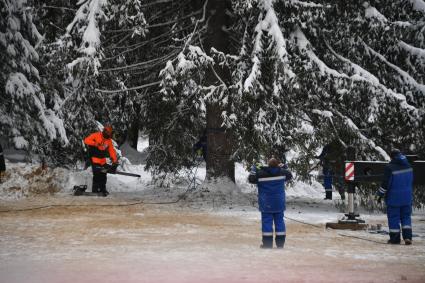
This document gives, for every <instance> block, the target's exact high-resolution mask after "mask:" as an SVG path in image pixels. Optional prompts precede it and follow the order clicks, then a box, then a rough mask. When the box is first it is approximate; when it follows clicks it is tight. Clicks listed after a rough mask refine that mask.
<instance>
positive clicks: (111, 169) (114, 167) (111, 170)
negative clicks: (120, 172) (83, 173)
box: [108, 162, 118, 174]
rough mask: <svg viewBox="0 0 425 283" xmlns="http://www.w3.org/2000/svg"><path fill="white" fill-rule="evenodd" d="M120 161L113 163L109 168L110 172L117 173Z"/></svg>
mask: <svg viewBox="0 0 425 283" xmlns="http://www.w3.org/2000/svg"><path fill="white" fill-rule="evenodd" d="M117 167H118V162H115V163H113V164H112V166H111V167H110V168H109V171H108V173H112V174H115V172H117Z"/></svg>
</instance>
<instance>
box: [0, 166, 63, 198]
mask: <svg viewBox="0 0 425 283" xmlns="http://www.w3.org/2000/svg"><path fill="white" fill-rule="evenodd" d="M7 168H8V170H7V171H6V173H5V175H4V177H3V178H2V183H1V184H0V199H2V200H18V199H21V198H26V197H32V196H41V195H53V194H54V193H57V192H59V191H60V190H61V185H60V182H58V179H60V178H61V176H63V173H64V170H65V169H60V168H58V169H49V168H43V167H41V166H39V165H29V164H22V163H17V164H9V163H7Z"/></svg>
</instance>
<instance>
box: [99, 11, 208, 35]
mask: <svg viewBox="0 0 425 283" xmlns="http://www.w3.org/2000/svg"><path fill="white" fill-rule="evenodd" d="M201 12H202V9H200V10H198V11H196V12H193V13H190V14H188V15H186V16H183V17H181V18H178V19H176V20H172V21H168V22H163V23H158V24H152V25H147V26H146V29H149V28H157V27H163V26H168V25H171V24H175V23H178V22H180V21H181V20H184V19H187V18H190V17H193V16H196V15H198V14H200V13H201ZM133 30H134V29H132V28H131V29H113V30H107V31H105V33H114V32H127V31H133Z"/></svg>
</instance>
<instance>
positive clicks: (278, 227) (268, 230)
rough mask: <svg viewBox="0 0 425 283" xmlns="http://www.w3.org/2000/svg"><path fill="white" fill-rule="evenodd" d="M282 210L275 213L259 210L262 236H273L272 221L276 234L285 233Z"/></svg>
mask: <svg viewBox="0 0 425 283" xmlns="http://www.w3.org/2000/svg"><path fill="white" fill-rule="evenodd" d="M283 216H284V214H283V211H282V212H277V213H268V212H261V230H262V232H263V236H273V223H274V228H275V234H276V236H282V235H286V227H285V221H284V220H283Z"/></svg>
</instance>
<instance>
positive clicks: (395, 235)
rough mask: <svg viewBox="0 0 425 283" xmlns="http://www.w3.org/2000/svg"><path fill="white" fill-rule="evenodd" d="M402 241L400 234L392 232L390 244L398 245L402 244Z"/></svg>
mask: <svg viewBox="0 0 425 283" xmlns="http://www.w3.org/2000/svg"><path fill="white" fill-rule="evenodd" d="M400 241H401V240H400V232H390V239H389V240H388V244H393V245H398V244H400Z"/></svg>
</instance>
